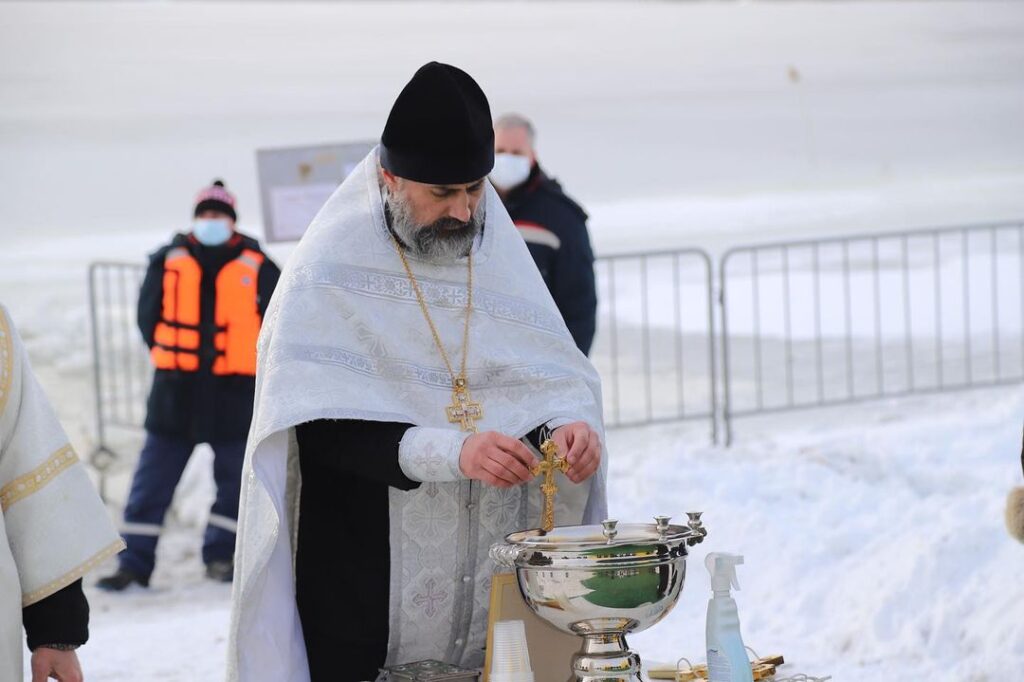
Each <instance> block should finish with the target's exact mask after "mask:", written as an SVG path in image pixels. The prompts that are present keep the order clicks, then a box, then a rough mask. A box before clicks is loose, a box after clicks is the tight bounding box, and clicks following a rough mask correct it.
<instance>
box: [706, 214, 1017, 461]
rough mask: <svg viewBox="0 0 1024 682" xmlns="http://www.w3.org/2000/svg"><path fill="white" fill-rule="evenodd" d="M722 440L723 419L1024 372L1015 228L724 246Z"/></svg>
mask: <svg viewBox="0 0 1024 682" xmlns="http://www.w3.org/2000/svg"><path fill="white" fill-rule="evenodd" d="M719 275H720V278H721V281H720V287H721V295H722V299H721V302H722V358H723V379H724V384H725V390H724V405H723V420H724V424H725V433H726V444H729V443H730V442H731V440H732V422H733V420H734V419H735V418H736V417H742V416H746V415H755V414H765V413H771V412H779V411H784V410H792V409H803V408H809V407H819V406H828V405H840V404H845V403H855V402H861V401H866V400H875V399H878V398H885V397H895V396H906V395H912V394H921V393H931V392H940V391H952V390H959V389H964V388H972V387H980V386H992V385H998V384H1007V383H1015V382H1019V381H1021V380H1024V225H1022V224H1021V223H1005V224H992V225H978V226H970V227H951V228H937V229H925V230H914V231H908V232H892V233H883V234H872V235H856V236H842V237H833V238H828V239H820V240H805V241H793V242H785V243H776V244H762V245H756V246H742V247H738V248H734V249H731V250H729V251H728V252H726V253H725V254H724V255H723V256H722V259H721V263H720V267H719Z"/></svg>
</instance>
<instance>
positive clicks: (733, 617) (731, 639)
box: [704, 552, 754, 682]
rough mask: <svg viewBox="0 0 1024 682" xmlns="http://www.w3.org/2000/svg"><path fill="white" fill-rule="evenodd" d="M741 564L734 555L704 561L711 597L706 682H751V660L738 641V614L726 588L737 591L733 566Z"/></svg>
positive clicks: (737, 585) (737, 583)
mask: <svg viewBox="0 0 1024 682" xmlns="http://www.w3.org/2000/svg"><path fill="white" fill-rule="evenodd" d="M742 563H743V557H742V556H739V555H737V554H722V553H720V552H712V553H710V554H708V555H707V558H706V559H704V564H705V565H706V566H707V567H708V572H709V573H710V574H711V590H712V592H713V595H712V597H711V599H710V600H709V601H708V623H707V649H708V682H753V679H754V676H753V673H752V672H751V667H750V660H749V659H748V658H747V650H746V649H745V648H744V646H743V638H742V637H740V614H739V611H737V609H736V602H735V601H734V600H733V598H732V597H731V596H729V588H730V587H732V588H735V589H737V590H738V589H740V584H739V581H737V580H736V566H737V564H742Z"/></svg>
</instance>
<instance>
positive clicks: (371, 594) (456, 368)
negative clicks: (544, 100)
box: [229, 62, 607, 682]
mask: <svg viewBox="0 0 1024 682" xmlns="http://www.w3.org/2000/svg"><path fill="white" fill-rule="evenodd" d="M493 135H494V133H493V128H492V122H491V113H490V108H489V105H488V102H487V98H486V96H485V95H484V93H483V91H482V90H481V89H480V87H479V86H478V85H477V83H476V82H475V81H474V80H473V79H472V78H471V77H470V76H469V75H468V74H467V73H465V72H464V71H461V70H460V69H457V68H455V67H453V66H449V65H446V64H440V63H436V62H432V63H430V64H427V65H425V66H423V67H422V68H421V69H419V70H418V71H417V72H416V74H415V75H414V76H413V78H412V80H411V81H410V82H409V83H408V84H407V85H406V86H405V88H404V89H403V90H402V92H401V93H400V94H399V96H398V98H397V100H396V101H395V103H394V105H393V108H392V110H391V113H390V115H389V117H388V120H387V123H386V125H385V128H384V132H383V135H382V136H381V144H380V146H379V147H378V148H377V149H375V150H374V151H373V152H371V153H370V154H369V155H368V156H367V157H366V158H365V159H364V160H363V162H362V164H361V165H360V166H359V167H358V168H357V169H356V170H355V171H354V172H353V173H352V174H351V175H350V176H349V177H348V178H347V179H346V180H345V182H344V183H343V184H342V185H341V187H339V188H338V190H337V191H336V192H335V193H334V195H333V196H332V197H331V198H330V199H329V200H328V201H327V203H326V204H325V205H324V207H323V208H322V209H321V211H320V213H319V214H318V215H317V217H316V218H315V219H314V220H313V223H312V224H311V225H310V228H309V230H308V232H307V233H306V235H305V236H304V237H303V239H302V241H301V242H300V244H299V245H298V247H297V249H296V251H295V252H294V254H293V255H292V257H291V260H290V261H289V263H288V266H287V268H286V269H285V273H284V275H283V276H282V281H281V284H279V286H278V289H277V291H276V292H275V294H274V298H273V300H272V302H271V304H270V308H269V310H268V311H267V316H266V319H265V321H264V326H263V331H262V332H261V335H260V341H259V365H258V369H257V376H256V399H255V413H254V419H253V425H252V428H251V430H250V433H249V442H248V446H247V451H246V460H245V467H244V471H243V486H242V490H243V492H242V504H241V511H240V515H239V534H238V546H237V549H236V574H235V582H234V588H233V589H234V594H233V609H232V621H231V640H230V645H229V679H233V680H243V681H245V682H251V681H255V680H268V681H270V680H273V681H274V682H281V681H285V680H295V681H303V682H304V681H306V680H313V681H314V682H318V681H320V680H332V681H340V682H359V681H362V680H373V679H375V678H376V676H377V672H378V669H379V668H380V667H382V666H384V665H388V666H390V665H396V664H400V663H407V662H413V661H418V660H423V659H428V658H433V659H439V660H442V661H446V662H450V663H455V664H460V665H463V666H467V667H473V666H479V665H481V664H482V662H483V659H484V652H483V647H484V641H485V637H486V628H487V605H488V602H489V589H490V578H491V574H492V571H493V566H492V564H491V562H490V560H489V559H488V555H487V554H488V549H489V547H490V546H491V544H493V543H495V542H498V541H500V540H501V539H502V538H503V537H504V536H505V535H506V534H507V533H510V532H513V531H515V530H519V529H523V528H531V527H536V526H537V525H538V523H539V518H540V513H541V504H542V498H541V494H540V491H539V481H538V480H536V479H535V478H534V477H533V475H532V474H531V472H530V469H531V467H533V466H534V465H535V464H536V463H537V461H538V446H539V444H540V441H541V439H542V438H543V437H545V435H546V434H547V433H549V432H550V433H551V434H552V435H551V438H552V439H553V440H554V441H555V443H556V444H557V445H558V447H559V449H560V451H561V452H562V453H563V454H564V455H565V456H566V457H567V459H568V462H569V464H570V466H569V469H568V471H567V472H566V475H565V478H564V479H563V480H562V481H560V491H559V494H558V497H557V499H556V515H555V518H556V520H557V522H558V523H559V524H560V525H566V524H579V523H596V522H598V521H600V520H602V519H603V518H604V516H605V514H606V499H605V484H604V480H605V473H604V472H605V466H606V461H607V460H606V457H604V456H603V452H602V441H603V429H602V422H601V394H600V385H599V382H598V378H597V374H596V372H595V371H594V369H593V367H592V366H591V365H590V363H589V362H588V361H587V359H586V358H585V357H584V356H583V354H582V353H580V352H579V350H578V349H577V348H576V345H575V344H574V342H573V339H572V336H571V335H570V334H569V331H568V330H567V328H566V325H565V323H564V321H563V320H562V318H561V317H560V316H559V313H558V309H557V307H556V306H555V304H554V302H553V301H552V299H551V296H550V295H549V294H548V291H547V288H546V287H545V286H544V282H543V280H542V279H541V276H540V273H539V272H538V271H537V268H536V266H535V265H534V264H533V261H532V260H531V258H530V254H529V251H528V250H527V247H526V244H525V243H524V242H523V239H522V237H520V236H519V233H518V232H517V231H516V229H515V227H514V226H513V224H512V222H511V220H510V219H509V217H508V214H507V213H506V211H505V209H504V208H503V206H502V204H501V201H500V199H499V198H498V196H497V194H496V193H495V192H494V190H493V188H492V187H491V186H490V184H489V183H488V182H487V180H486V178H487V175H488V173H489V172H490V171H491V168H492V166H493V163H494V139H493Z"/></svg>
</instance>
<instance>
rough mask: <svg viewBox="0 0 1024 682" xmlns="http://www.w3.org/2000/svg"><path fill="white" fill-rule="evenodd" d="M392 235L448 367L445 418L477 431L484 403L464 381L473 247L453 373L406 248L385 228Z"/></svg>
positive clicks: (471, 294) (442, 357) (467, 429)
mask: <svg viewBox="0 0 1024 682" xmlns="http://www.w3.org/2000/svg"><path fill="white" fill-rule="evenodd" d="M388 233H389V234H390V235H391V241H392V242H393V243H394V245H395V249H397V250H398V257H399V258H401V259H402V266H403V267H405V274H406V275H408V277H409V283H410V284H412V290H413V291H415V292H416V300H417V301H419V304H420V310H422V311H423V319H425V320H426V321H427V326H429V327H430V333H431V334H432V335H433V337H434V345H435V346H437V350H438V351H440V353H441V359H442V360H444V364H445V367H447V368H448V374H449V376H451V380H452V404H451V405H448V406H447V407H446V408H445V412H446V413H447V414H448V421H449V422H450V423H452V424H458V425H459V428H460V430H462V431H470V432H473V433H476V430H477V429H476V422H477V420H480V419H483V418H484V410H483V407H481V406H480V403H477V402H473V399H472V397H471V396H470V395H469V385H468V382H467V381H466V356H467V355H469V318H470V315H471V313H472V312H473V251H472V249H471V250H470V252H469V259H468V265H467V267H466V271H467V276H466V324H465V327H464V328H463V330H462V366H461V367H460V368H459V374H458V375H456V374H455V370H454V369H452V363H451V361H450V360H449V359H448V353H447V352H446V351H445V349H444V344H443V343H441V336H440V335H439V334H438V333H437V327H435V326H434V320H433V319H431V317H430V310H429V309H428V308H427V301H426V299H425V298H424V297H423V291H422V290H421V289H420V285H419V282H418V281H416V276H415V275H414V274H412V268H411V267H409V259H408V258H406V257H405V251H404V250H403V249H402V245H401V244H399V243H398V238H397V237H396V236H395V235H394V233H392V232H391V231H390V230H388Z"/></svg>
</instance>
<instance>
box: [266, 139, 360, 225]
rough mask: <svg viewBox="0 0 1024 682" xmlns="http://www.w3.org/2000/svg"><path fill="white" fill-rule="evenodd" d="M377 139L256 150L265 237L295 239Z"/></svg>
mask: <svg viewBox="0 0 1024 682" xmlns="http://www.w3.org/2000/svg"><path fill="white" fill-rule="evenodd" d="M376 144H377V143H376V142H349V143H342V144H322V145H311V146H307V147H286V148H280V149H258V150H257V151H256V167H257V172H258V173H259V181H260V203H261V205H262V207H263V228H264V232H265V234H266V240H267V241H268V242H292V241H298V240H299V239H301V238H302V235H303V234H305V232H306V228H308V227H309V223H310V222H311V221H312V220H313V218H314V217H315V216H316V214H317V212H318V211H319V210H320V208H321V207H322V206H323V205H324V203H325V202H326V201H327V199H328V198H329V197H330V196H331V194H333V193H334V190H335V189H337V187H338V185H340V184H341V183H342V181H343V180H344V179H345V178H346V177H348V174H349V173H351V172H352V171H353V170H355V168H356V166H358V165H359V162H360V161H362V160H363V158H364V157H365V156H366V155H367V154H368V153H369V152H370V150H371V149H373V148H374V147H375V146H376Z"/></svg>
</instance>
